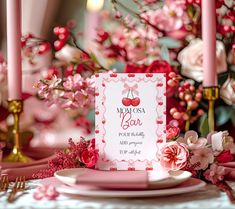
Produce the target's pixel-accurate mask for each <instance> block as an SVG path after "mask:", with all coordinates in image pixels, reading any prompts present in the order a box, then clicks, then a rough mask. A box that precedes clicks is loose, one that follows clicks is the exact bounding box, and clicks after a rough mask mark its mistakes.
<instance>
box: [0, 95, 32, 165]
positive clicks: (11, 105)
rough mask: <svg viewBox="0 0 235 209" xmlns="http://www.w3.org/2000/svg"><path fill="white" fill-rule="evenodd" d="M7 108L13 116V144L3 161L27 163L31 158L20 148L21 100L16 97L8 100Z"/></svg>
mask: <svg viewBox="0 0 235 209" xmlns="http://www.w3.org/2000/svg"><path fill="white" fill-rule="evenodd" d="M8 110H9V112H10V113H11V114H12V115H13V117H14V127H13V131H12V132H13V135H14V146H13V149H12V152H11V153H10V154H9V155H8V156H6V157H5V158H3V161H5V162H21V163H28V162H30V161H32V159H31V158H29V157H27V156H26V155H25V154H23V153H22V152H21V150H20V132H19V120H20V113H21V112H22V111H23V101H22V100H17V99H14V100H9V101H8Z"/></svg>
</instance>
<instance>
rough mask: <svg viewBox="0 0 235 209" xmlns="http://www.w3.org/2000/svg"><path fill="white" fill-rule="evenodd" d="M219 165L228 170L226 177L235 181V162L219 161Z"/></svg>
mask: <svg viewBox="0 0 235 209" xmlns="http://www.w3.org/2000/svg"><path fill="white" fill-rule="evenodd" d="M219 166H223V167H224V168H225V171H226V172H227V175H226V179H228V180H231V181H235V162H227V163H219Z"/></svg>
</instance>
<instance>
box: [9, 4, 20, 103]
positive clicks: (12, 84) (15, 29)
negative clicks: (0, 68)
mask: <svg viewBox="0 0 235 209" xmlns="http://www.w3.org/2000/svg"><path fill="white" fill-rule="evenodd" d="M6 2H7V62H8V98H9V99H10V100H12V99H22V67H21V1H20V0H7V1H6Z"/></svg>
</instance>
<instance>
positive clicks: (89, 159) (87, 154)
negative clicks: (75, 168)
mask: <svg viewBox="0 0 235 209" xmlns="http://www.w3.org/2000/svg"><path fill="white" fill-rule="evenodd" d="M98 156H99V155H98V151H97V150H95V149H87V150H85V151H83V152H82V155H81V160H82V162H83V163H84V164H85V165H86V167H88V168H91V167H93V166H94V165H95V164H96V162H97V160H98Z"/></svg>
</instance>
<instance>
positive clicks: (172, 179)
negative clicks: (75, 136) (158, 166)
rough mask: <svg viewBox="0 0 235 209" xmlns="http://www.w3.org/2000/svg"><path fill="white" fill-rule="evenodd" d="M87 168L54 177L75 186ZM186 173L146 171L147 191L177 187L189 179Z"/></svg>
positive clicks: (69, 170) (58, 173)
mask: <svg viewBox="0 0 235 209" xmlns="http://www.w3.org/2000/svg"><path fill="white" fill-rule="evenodd" d="M86 169H87V168H73V169H65V170H60V171H57V172H55V174H54V176H55V177H56V178H57V179H58V180H60V181H61V182H63V183H64V184H67V185H70V186H74V185H76V177H77V176H79V174H82V173H84V172H85V171H86ZM191 175H192V174H191V173H190V172H188V171H169V172H166V171H148V185H149V188H148V189H162V188H169V187H174V186H177V185H179V184H181V183H183V182H184V181H187V180H188V179H189V178H190V177H191Z"/></svg>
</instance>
